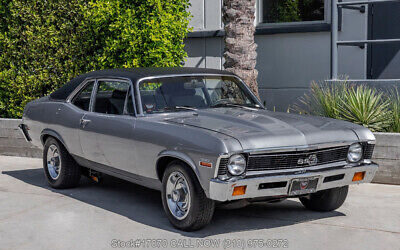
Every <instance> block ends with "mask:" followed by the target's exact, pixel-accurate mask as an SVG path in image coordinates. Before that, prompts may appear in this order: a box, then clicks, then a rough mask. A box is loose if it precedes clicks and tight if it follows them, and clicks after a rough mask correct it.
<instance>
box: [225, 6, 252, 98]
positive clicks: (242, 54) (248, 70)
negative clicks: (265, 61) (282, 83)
mask: <svg viewBox="0 0 400 250" xmlns="http://www.w3.org/2000/svg"><path fill="white" fill-rule="evenodd" d="M255 4H256V0H223V8H222V12H223V22H224V25H225V51H224V58H225V63H224V67H225V69H226V70H228V71H230V72H233V73H235V74H237V75H238V76H240V77H241V78H242V79H243V80H244V81H245V82H246V84H247V85H248V86H249V87H250V89H251V90H252V91H253V92H254V93H255V94H256V95H257V96H258V85H257V76H258V71H257V70H256V69H255V66H256V60H257V52H256V48H257V44H256V43H255V42H254V32H255V26H254V19H255V15H254V14H255Z"/></svg>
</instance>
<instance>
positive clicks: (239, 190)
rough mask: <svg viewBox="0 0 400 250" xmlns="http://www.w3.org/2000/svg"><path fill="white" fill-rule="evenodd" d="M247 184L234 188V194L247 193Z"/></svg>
mask: <svg viewBox="0 0 400 250" xmlns="http://www.w3.org/2000/svg"><path fill="white" fill-rule="evenodd" d="M246 188H247V186H238V187H234V188H233V193H232V196H238V195H244V194H245V193H246Z"/></svg>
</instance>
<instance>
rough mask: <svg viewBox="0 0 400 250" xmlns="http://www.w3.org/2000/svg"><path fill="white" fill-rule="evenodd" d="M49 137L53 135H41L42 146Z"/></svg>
mask: <svg viewBox="0 0 400 250" xmlns="http://www.w3.org/2000/svg"><path fill="white" fill-rule="evenodd" d="M49 137H53V136H51V135H48V134H44V135H42V145H43V146H44V144H45V143H46V140H47V138H49ZM53 138H54V139H56V140H57V138H55V137H53Z"/></svg>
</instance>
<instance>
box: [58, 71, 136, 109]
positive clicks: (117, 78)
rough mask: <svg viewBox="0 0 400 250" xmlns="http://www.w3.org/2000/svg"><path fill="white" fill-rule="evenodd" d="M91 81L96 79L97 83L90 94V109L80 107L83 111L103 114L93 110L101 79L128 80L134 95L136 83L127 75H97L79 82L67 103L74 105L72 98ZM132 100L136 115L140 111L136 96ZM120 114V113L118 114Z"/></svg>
mask: <svg viewBox="0 0 400 250" xmlns="http://www.w3.org/2000/svg"><path fill="white" fill-rule="evenodd" d="M91 81H95V84H94V86H93V90H92V94H91V96H90V104H89V111H86V110H82V109H80V110H82V111H85V112H93V113H96V114H102V113H98V112H94V111H93V106H94V97H95V94H96V93H97V87H98V82H99V81H121V82H126V83H128V84H129V86H130V89H131V94H132V96H134V84H133V82H132V80H131V79H129V78H125V77H98V78H96V77H88V78H86V79H85V80H84V81H83V82H82V83H81V84H79V85H78V87H76V88H75V90H74V91H72V93H71V94H70V95H69V96H68V97H67V100H66V102H67V103H71V104H72V105H73V103H72V100H73V99H74V98H75V96H76V95H77V94H78V93H79V92H80V91H81V90H82V89H83V88H84V87H85V86H86V85H87V83H89V82H91ZM132 102H133V109H134V111H135V115H134V116H137V114H138V113H137V110H136V102H135V98H132ZM74 106H75V105H74ZM75 107H76V106H75ZM77 108H78V107H77ZM124 115H125V114H124ZM118 116H120V115H118Z"/></svg>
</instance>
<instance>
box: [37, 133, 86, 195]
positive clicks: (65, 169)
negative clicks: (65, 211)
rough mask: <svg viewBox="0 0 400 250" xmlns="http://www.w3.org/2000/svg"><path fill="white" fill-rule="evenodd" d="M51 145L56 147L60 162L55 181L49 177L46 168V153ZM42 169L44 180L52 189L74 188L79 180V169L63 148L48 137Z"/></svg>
mask: <svg viewBox="0 0 400 250" xmlns="http://www.w3.org/2000/svg"><path fill="white" fill-rule="evenodd" d="M52 145H54V146H56V147H57V150H58V152H59V156H60V160H61V163H60V165H61V168H60V170H59V175H58V177H57V178H56V179H54V178H52V177H51V175H50V173H49V168H48V166H47V152H48V150H49V147H50V146H52ZM43 168H44V174H45V176H46V179H47V181H48V183H49V184H50V186H51V187H53V188H57V189H62V188H72V187H76V186H78V184H79V180H80V179H81V167H80V166H79V165H78V164H77V163H76V162H75V160H74V159H73V158H72V156H71V155H70V154H69V153H68V151H67V150H66V149H65V147H64V146H63V145H62V144H61V143H59V142H58V141H57V140H56V139H54V138H52V137H49V138H48V139H47V140H46V142H45V144H44V149H43Z"/></svg>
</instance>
